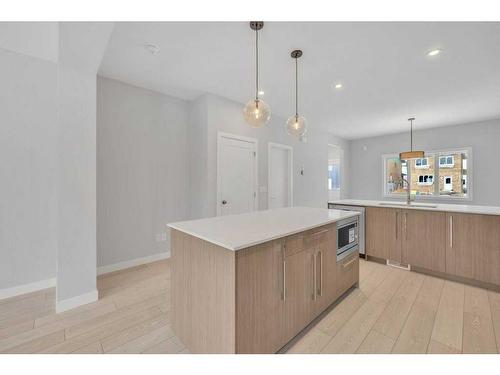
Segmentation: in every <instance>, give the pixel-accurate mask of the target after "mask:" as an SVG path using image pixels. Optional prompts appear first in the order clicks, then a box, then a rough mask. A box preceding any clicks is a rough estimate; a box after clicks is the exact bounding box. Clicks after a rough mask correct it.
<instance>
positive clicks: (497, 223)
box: [470, 215, 500, 285]
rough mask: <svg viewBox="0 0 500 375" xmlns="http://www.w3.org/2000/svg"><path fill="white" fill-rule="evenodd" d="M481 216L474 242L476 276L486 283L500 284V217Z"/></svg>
mask: <svg viewBox="0 0 500 375" xmlns="http://www.w3.org/2000/svg"><path fill="white" fill-rule="evenodd" d="M470 216H479V219H476V220H478V221H479V222H480V225H479V231H478V235H477V236H476V240H477V241H476V243H475V244H474V250H475V253H474V278H475V279H477V280H480V281H484V282H486V283H491V284H496V285H500V217H499V216H495V215H470Z"/></svg>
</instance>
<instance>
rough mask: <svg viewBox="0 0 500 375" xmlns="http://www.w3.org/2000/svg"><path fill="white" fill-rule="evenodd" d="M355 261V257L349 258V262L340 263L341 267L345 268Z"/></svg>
mask: <svg viewBox="0 0 500 375" xmlns="http://www.w3.org/2000/svg"><path fill="white" fill-rule="evenodd" d="M355 261H356V258H353V259H351V260H350V261H349V262H347V263H344V264H342V267H344V268H347V267H349V266H350V265H351V264H353V263H354V262H355Z"/></svg>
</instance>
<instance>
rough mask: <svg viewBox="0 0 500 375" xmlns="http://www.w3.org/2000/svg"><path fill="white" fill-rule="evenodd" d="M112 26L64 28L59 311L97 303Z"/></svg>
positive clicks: (88, 24) (60, 72) (61, 32)
mask: <svg viewBox="0 0 500 375" xmlns="http://www.w3.org/2000/svg"><path fill="white" fill-rule="evenodd" d="M112 30H113V24H112V23H103V22H76V23H75V22H63V23H60V25H59V69H58V89H59V90H58V93H59V119H58V122H59V139H58V152H59V163H58V180H57V182H58V184H57V186H58V229H59V231H58V248H57V251H58V253H57V288H56V311H63V310H66V309H69V308H73V307H76V306H78V305H81V304H84V303H89V302H92V301H94V300H96V299H97V289H96V72H97V68H98V67H99V64H100V62H101V58H102V55H103V53H104V50H105V48H106V45H107V42H108V40H109V37H110V35H111V32H112Z"/></svg>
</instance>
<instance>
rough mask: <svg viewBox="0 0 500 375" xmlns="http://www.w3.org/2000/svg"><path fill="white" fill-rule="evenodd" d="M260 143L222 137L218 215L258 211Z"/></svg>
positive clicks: (219, 157) (218, 181)
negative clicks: (257, 147) (258, 149)
mask: <svg viewBox="0 0 500 375" xmlns="http://www.w3.org/2000/svg"><path fill="white" fill-rule="evenodd" d="M256 157H257V151H256V141H254V140H245V139H242V138H241V139H240V138H238V137H232V136H229V135H219V140H218V163H217V164H218V168H217V199H218V202H217V215H233V214H241V213H245V212H251V211H254V210H255V209H256V197H257V192H256V187H257V176H256V170H257V168H256Z"/></svg>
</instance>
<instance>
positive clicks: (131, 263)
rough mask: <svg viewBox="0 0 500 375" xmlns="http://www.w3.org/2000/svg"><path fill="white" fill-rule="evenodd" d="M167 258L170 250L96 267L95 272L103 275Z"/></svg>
mask: <svg viewBox="0 0 500 375" xmlns="http://www.w3.org/2000/svg"><path fill="white" fill-rule="evenodd" d="M167 258H170V251H166V252H164V253H158V254H153V255H149V256H147V257H143V258H136V259H131V260H126V261H124V262H119V263H114V264H108V265H107V266H101V267H97V274H98V275H103V274H105V273H110V272H115V271H120V270H124V269H126V268H130V267H135V266H140V265H142V264H147V263H152V262H156V261H158V260H162V259H167Z"/></svg>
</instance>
